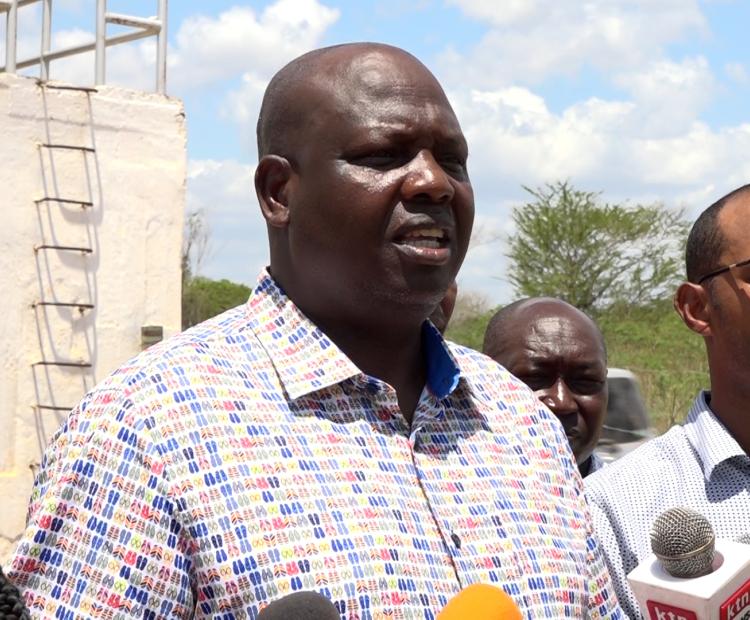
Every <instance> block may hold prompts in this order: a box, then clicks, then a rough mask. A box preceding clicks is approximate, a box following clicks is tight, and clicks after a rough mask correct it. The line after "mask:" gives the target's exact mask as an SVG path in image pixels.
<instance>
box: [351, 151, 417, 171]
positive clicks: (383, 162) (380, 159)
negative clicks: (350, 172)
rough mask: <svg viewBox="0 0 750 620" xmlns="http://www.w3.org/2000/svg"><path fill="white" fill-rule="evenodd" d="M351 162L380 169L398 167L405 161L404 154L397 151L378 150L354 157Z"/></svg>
mask: <svg viewBox="0 0 750 620" xmlns="http://www.w3.org/2000/svg"><path fill="white" fill-rule="evenodd" d="M350 162H351V163H352V164H354V165H355V166H363V167H365V168H379V169H387V168H397V167H398V166H401V165H402V164H403V163H404V162H403V156H401V155H400V154H399V153H397V152H395V151H377V152H374V153H367V154H366V155H359V156H357V157H352V158H351V160H350Z"/></svg>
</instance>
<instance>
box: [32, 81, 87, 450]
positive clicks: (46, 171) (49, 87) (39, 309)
mask: <svg viewBox="0 0 750 620" xmlns="http://www.w3.org/2000/svg"><path fill="white" fill-rule="evenodd" d="M39 87H40V88H41V95H42V101H43V104H44V127H45V129H44V139H43V140H42V141H40V142H39V143H38V144H37V147H38V149H39V160H40V166H41V178H42V185H43V188H44V191H43V195H41V196H40V197H38V198H36V199H35V200H34V201H33V202H34V205H35V208H36V209H37V217H38V221H39V237H40V242H39V243H38V244H36V245H35V246H34V248H33V250H34V255H35V259H36V266H37V278H38V282H39V293H38V297H37V299H36V300H35V301H34V302H33V303H32V304H31V307H32V309H33V312H34V316H35V321H36V328H37V334H38V337H39V353H40V355H39V358H37V360H36V361H34V362H32V364H31V371H32V380H33V385H34V394H35V401H36V402H34V403H33V405H32V406H33V409H34V413H35V417H36V419H37V424H36V426H37V430H38V432H39V434H40V437H39V440H40V447H41V448H43V447H44V446H43V444H45V443H46V441H47V440H48V439H49V438H48V437H46V436H45V435H46V428H47V426H48V422H49V423H51V422H52V421H51V420H50V421H47V420H46V418H44V417H43V416H42V412H44V411H47V412H57V413H60V414H62V413H64V412H68V411H70V409H71V408H72V407H73V402H66V398H69V399H70V400H74V399H75V398H76V397H77V398H80V397H81V396H82V395H83V393H85V392H86V391H87V390H88V389H90V388H91V387H92V386H93V384H94V383H95V376H94V359H95V355H96V345H95V336H94V337H93V344H92V342H91V339H89V337H88V332H87V329H88V330H90V331H91V332H92V333H93V332H94V321H95V318H96V316H95V307H96V306H95V299H96V286H95V278H94V277H93V273H92V270H91V264H90V263H89V261H90V260H91V259H92V258H95V257H96V248H95V244H94V243H93V241H94V239H95V235H93V234H92V230H91V227H92V226H93V224H92V222H91V215H90V214H91V213H92V212H93V211H94V210H95V209H97V208H101V204H99V201H98V200H95V196H94V194H95V193H96V191H95V189H94V187H93V186H92V176H93V177H95V181H96V190H98V192H99V193H100V192H101V186H100V183H99V177H98V173H96V174H94V175H92V174H91V169H92V168H93V169H94V170H96V169H97V168H96V163H95V160H94V162H93V164H92V161H90V159H93V158H95V157H96V148H95V143H94V138H93V135H94V134H93V125H92V122H93V120H92V118H91V100H90V95H91V94H92V93H95V92H96V89H95V88H88V87H74V86H63V85H55V84H49V83H45V82H42V81H40V82H39ZM53 90H67V91H74V92H76V93H81V94H82V95H84V96H85V97H86V99H87V101H86V111H87V114H88V118H87V119H86V120H85V121H82V122H80V125H81V129H82V131H85V128H86V127H89V129H90V131H91V138H90V144H68V143H63V142H59V141H56V140H55V135H54V132H53V131H52V128H51V125H52V123H54V122H55V121H56V120H59V117H56V116H55V115H54V114H51V113H50V110H49V105H50V103H49V100H48V93H49V91H53ZM63 122H65V121H63ZM82 142H87V140H82ZM62 153H66V154H67V155H66V156H75V155H73V154H74V153H78V154H80V157H81V166H82V176H81V177H80V178H81V179H85V181H84V182H83V184H82V185H83V186H85V188H86V189H85V190H83V191H85V192H86V194H87V195H84V194H83V193H80V194H79V195H77V193H76V192H73V191H71V188H70V187H60V182H59V180H58V178H57V170H56V158H57V157H60V156H61V154H62ZM67 182H69V181H67ZM67 182H65V181H64V182H63V185H65V184H66V183H67ZM78 192H81V190H80V188H79V189H78ZM53 211H54V212H55V213H53ZM45 222H47V224H46V227H45ZM59 222H63V223H64V225H65V228H66V231H65V232H63V233H60V232H59V231H58V230H57V227H56V224H59ZM79 226H83V227H84V228H83V229H81V228H79ZM71 230H73V231H75V232H76V233H81V235H82V236H83V237H85V239H87V240H88V243H82V242H81V239H80V238H79V239H69V238H65V237H66V236H67V235H70V234H71V233H70V231H71ZM70 257H74V258H76V257H80V259H81V263H80V264H79V265H78V266H76V267H75V268H74V269H75V271H76V273H77V274H78V275H80V277H81V278H82V281H81V284H83V286H81V288H80V291H88V293H89V296H88V297H87V298H81V297H82V295H81V294H80V291H79V295H75V294H73V295H71V293H70V292H66V293H63V292H59V291H58V290H56V289H57V281H56V280H55V278H54V277H53V275H54V267H53V264H52V263H53V261H54V260H58V261H60V262H61V263H62V264H64V263H65V260H69V259H70ZM45 276H46V277H45ZM92 281H93V286H92ZM63 288H65V289H68V290H69V289H70V288H71V285H70V282H68V281H64V286H63ZM81 321H88V323H89V325H88V327H86V325H84V326H83V329H81ZM81 332H83V334H84V339H85V341H86V347H85V349H86V351H85V355H81V356H80V357H78V358H77V359H76V358H74V357H72V356H70V355H69V354H66V353H64V352H61V351H59V350H58V346H57V345H58V340H57V336H59V335H60V334H61V333H63V334H64V335H69V337H70V343H71V346H72V343H73V342H74V341H75V337H76V334H80V333H81ZM70 372H72V373H73V375H72V376H71V375H69V374H68V373H70ZM55 375H58V376H55ZM59 375H61V376H59ZM55 379H57V381H56V380H55ZM61 380H64V381H65V385H60V384H59V381H61ZM79 381H80V384H79V383H78V382H79ZM78 385H80V389H77V387H78ZM60 391H63V392H65V393H66V394H68V396H66V397H63V399H59V398H58V394H59V392H60ZM73 392H75V396H71V395H70V394H71V393H73ZM61 401H62V402H61ZM60 421H61V420H57V422H58V423H59V422H60Z"/></svg>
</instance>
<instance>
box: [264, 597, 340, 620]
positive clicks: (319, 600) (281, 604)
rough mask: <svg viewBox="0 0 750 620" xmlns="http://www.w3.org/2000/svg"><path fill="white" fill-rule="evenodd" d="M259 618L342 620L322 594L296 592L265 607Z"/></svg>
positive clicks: (276, 619) (275, 619) (277, 619)
mask: <svg viewBox="0 0 750 620" xmlns="http://www.w3.org/2000/svg"><path fill="white" fill-rule="evenodd" d="M258 620H341V616H340V615H339V612H338V610H337V609H336V607H335V606H334V605H333V603H331V601H329V600H328V599H327V598H326V597H325V596H323V595H322V594H318V593H317V592H295V593H294V594H288V595H287V596H283V597H281V598H280V599H277V600H275V601H273V602H272V603H271V604H270V605H268V606H267V607H264V608H263V610H262V611H261V612H260V613H259V614H258Z"/></svg>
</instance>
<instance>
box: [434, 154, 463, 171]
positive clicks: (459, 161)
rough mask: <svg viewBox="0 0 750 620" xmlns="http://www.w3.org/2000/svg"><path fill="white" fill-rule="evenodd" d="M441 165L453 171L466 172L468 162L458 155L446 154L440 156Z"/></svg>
mask: <svg viewBox="0 0 750 620" xmlns="http://www.w3.org/2000/svg"><path fill="white" fill-rule="evenodd" d="M440 165H441V166H442V167H443V169H445V170H448V171H449V172H452V173H458V174H463V173H464V172H466V162H465V161H464V160H463V158H461V157H458V156H455V157H454V156H448V155H447V156H444V157H441V158H440Z"/></svg>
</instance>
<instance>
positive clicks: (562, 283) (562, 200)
mask: <svg viewBox="0 0 750 620" xmlns="http://www.w3.org/2000/svg"><path fill="white" fill-rule="evenodd" d="M524 189H525V190H526V191H528V192H529V193H530V194H531V195H532V196H533V198H534V200H532V201H531V202H529V203H527V204H525V205H523V206H519V207H514V209H513V214H512V218H513V222H514V224H515V233H514V234H513V235H512V236H511V237H510V238H509V240H508V243H509V251H508V254H507V256H508V258H509V259H510V275H509V280H510V282H511V284H512V285H513V287H514V288H515V291H516V294H517V295H519V296H521V297H526V296H535V295H551V296H554V297H560V298H562V299H565V300H566V301H568V302H569V303H571V304H573V305H574V306H576V307H578V308H580V309H581V310H583V311H584V312H594V313H595V312H596V311H598V310H601V309H603V308H606V307H609V306H610V305H612V304H614V303H618V302H624V303H626V304H628V305H645V304H647V303H649V302H651V301H653V300H656V299H663V298H664V297H667V296H669V295H671V294H672V291H673V290H674V288H675V286H676V285H677V283H678V282H679V281H680V280H681V277H682V275H681V274H682V263H683V250H684V245H685V239H686V236H687V232H688V229H689V223H688V222H687V220H686V219H685V216H684V211H683V210H670V209H666V208H664V207H663V206H662V205H659V204H652V205H634V206H630V205H627V204H609V203H606V202H602V201H601V199H600V195H599V194H598V193H596V192H585V191H581V190H577V189H575V188H574V187H572V186H571V185H570V184H569V183H568V182H558V183H555V184H551V185H546V186H545V187H542V188H539V189H536V190H533V189H530V188H528V187H524Z"/></svg>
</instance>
